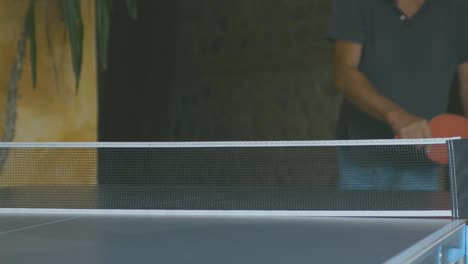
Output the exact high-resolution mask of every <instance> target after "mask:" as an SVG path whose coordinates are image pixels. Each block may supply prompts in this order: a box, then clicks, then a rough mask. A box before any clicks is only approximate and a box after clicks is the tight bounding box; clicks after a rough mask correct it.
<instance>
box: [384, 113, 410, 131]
mask: <svg viewBox="0 0 468 264" xmlns="http://www.w3.org/2000/svg"><path fill="white" fill-rule="evenodd" d="M408 117H409V113H407V112H406V111H404V110H403V109H392V110H389V111H387V112H386V114H385V122H386V123H387V124H388V125H389V126H390V127H391V128H392V129H393V131H398V130H400V129H401V128H402V127H403V126H404V125H405V124H406V123H407V120H408V119H409V118H408Z"/></svg>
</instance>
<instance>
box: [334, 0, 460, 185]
mask: <svg viewBox="0 0 468 264" xmlns="http://www.w3.org/2000/svg"><path fill="white" fill-rule="evenodd" d="M467 2H468V1H467V0H335V1H334V4H333V9H332V14H331V17H330V24H329V38H330V39H332V40H334V45H335V60H334V73H335V85H336V87H337V88H338V89H339V90H340V91H341V92H342V94H343V97H344V100H343V103H342V106H341V111H340V119H339V123H338V131H337V132H338V138H339V139H389V138H395V137H400V138H428V137H431V132H430V130H429V126H428V120H429V119H430V118H432V117H434V116H436V115H438V114H441V113H444V112H445V111H446V109H447V103H448V97H449V92H450V86H451V83H452V80H453V77H454V76H455V75H456V73H458V74H457V75H458V76H459V81H460V86H461V91H462V97H461V98H462V100H463V101H466V100H467V99H468V63H467V61H468V4H467ZM464 109H465V113H468V104H467V103H464ZM356 151H359V153H358V152H356ZM392 155H393V156H392V157H391V158H390V159H389V158H388V157H387V160H384V159H382V160H379V161H376V160H375V159H374V161H373V162H369V160H370V158H371V157H372V153H371V151H367V150H365V149H359V150H357V149H356V148H354V150H353V149H351V148H350V149H346V148H343V149H340V150H339V161H340V168H341V179H340V181H341V183H340V184H341V187H342V188H345V189H419V190H436V189H437V188H438V181H439V179H438V178H439V177H438V169H437V166H435V165H433V166H432V164H430V165H427V166H420V167H417V168H416V167H415V166H414V164H408V162H406V163H405V162H404V159H405V158H404V153H402V154H401V156H400V154H399V153H393V154H392ZM398 156H400V157H398ZM398 159H401V161H400V162H399V161H398ZM370 163H372V164H370Z"/></svg>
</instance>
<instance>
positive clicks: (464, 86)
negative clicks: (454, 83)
mask: <svg viewBox="0 0 468 264" xmlns="http://www.w3.org/2000/svg"><path fill="white" fill-rule="evenodd" d="M458 83H459V86H460V98H461V103H462V105H463V113H464V114H465V116H468V63H465V64H462V65H460V66H459V68H458Z"/></svg>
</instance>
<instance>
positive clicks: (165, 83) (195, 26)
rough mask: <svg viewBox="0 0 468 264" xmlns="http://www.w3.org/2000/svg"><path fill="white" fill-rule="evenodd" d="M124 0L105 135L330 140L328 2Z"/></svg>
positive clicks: (103, 88) (105, 85) (104, 85)
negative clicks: (134, 13) (136, 11)
mask: <svg viewBox="0 0 468 264" xmlns="http://www.w3.org/2000/svg"><path fill="white" fill-rule="evenodd" d="M123 2H124V1H118V2H117V5H116V12H115V13H114V20H113V25H112V35H111V51H110V64H109V65H110V68H109V69H108V71H106V72H102V73H101V75H100V77H101V78H100V101H99V102H100V104H99V108H100V115H99V116H100V122H99V124H100V129H99V135H100V140H102V141H167V140H170V141H184V140H277V139H328V138H331V137H332V136H333V130H334V125H335V119H336V105H337V94H336V93H334V91H333V89H332V87H331V86H330V62H331V58H330V46H329V43H328V42H327V40H326V38H325V30H326V21H327V16H328V13H329V1H328V0H308V1H279V0H256V1H249V0H236V1H227V0H225V1H215V0H199V1H189V0H176V1H164V2H162V1H150V0H142V1H141V5H140V10H141V12H142V13H141V14H140V18H139V20H138V21H136V22H133V21H131V20H130V19H128V16H127V15H126V13H125V10H124V8H123V7H124V5H123Z"/></svg>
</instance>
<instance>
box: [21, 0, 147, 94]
mask: <svg viewBox="0 0 468 264" xmlns="http://www.w3.org/2000/svg"><path fill="white" fill-rule="evenodd" d="M38 1H43V0H30V3H29V8H28V12H27V15H26V18H25V33H26V38H27V40H29V50H30V64H31V72H32V82H33V87H36V81H37V45H36V30H35V13H36V12H35V11H36V6H37V2H38ZM45 1H49V0H45ZM94 1H95V5H96V8H95V11H96V37H97V49H98V54H99V63H100V64H101V66H102V67H103V68H104V69H106V68H107V60H108V55H107V54H108V47H109V34H110V26H111V13H112V3H113V1H114V0H94ZM125 1H126V4H127V9H128V12H129V15H130V16H131V17H132V18H133V19H137V17H138V0H125ZM81 3H82V0H60V9H61V11H62V17H63V22H64V24H65V27H66V29H67V33H68V37H69V40H70V46H71V55H72V64H73V72H74V75H75V81H76V88H77V89H78V84H79V80H80V76H81V67H82V58H83V20H82V16H81Z"/></svg>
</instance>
